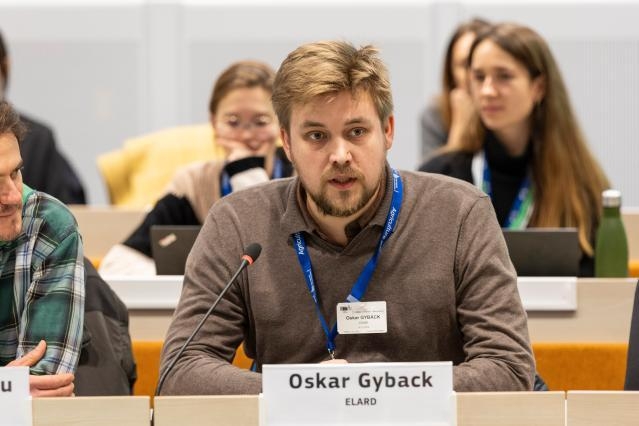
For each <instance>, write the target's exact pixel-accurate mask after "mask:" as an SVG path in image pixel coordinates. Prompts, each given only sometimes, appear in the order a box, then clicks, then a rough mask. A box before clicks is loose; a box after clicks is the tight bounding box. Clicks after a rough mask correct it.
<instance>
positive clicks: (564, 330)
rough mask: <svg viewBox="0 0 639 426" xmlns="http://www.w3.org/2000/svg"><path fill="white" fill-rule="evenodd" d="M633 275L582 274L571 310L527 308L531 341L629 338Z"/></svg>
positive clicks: (613, 340)
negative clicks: (598, 275)
mask: <svg viewBox="0 0 639 426" xmlns="http://www.w3.org/2000/svg"><path fill="white" fill-rule="evenodd" d="M636 286H637V279H636V278H599V279H595V278H582V279H579V280H578V281H577V310H576V311H574V312H528V330H529V332H530V339H531V340H532V341H533V342H628V336H629V335H630V319H631V316H632V303H633V300H634V294H635V288H636Z"/></svg>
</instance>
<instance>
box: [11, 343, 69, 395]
mask: <svg viewBox="0 0 639 426" xmlns="http://www.w3.org/2000/svg"><path fill="white" fill-rule="evenodd" d="M46 349H47V344H46V342H45V341H44V340H40V343H38V346H36V347H35V348H34V349H33V350H32V351H31V352H29V353H27V354H26V355H25V356H23V357H22V358H18V359H16V360H14V361H11V362H10V363H9V364H7V367H32V366H33V365H35V364H37V362H38V361H40V360H41V359H42V357H43V356H44V354H45V352H46ZM73 379H74V376H73V374H70V373H65V374H51V375H46V376H34V375H30V376H29V393H30V394H31V396H37V397H41V396H71V395H73V387H74V385H73Z"/></svg>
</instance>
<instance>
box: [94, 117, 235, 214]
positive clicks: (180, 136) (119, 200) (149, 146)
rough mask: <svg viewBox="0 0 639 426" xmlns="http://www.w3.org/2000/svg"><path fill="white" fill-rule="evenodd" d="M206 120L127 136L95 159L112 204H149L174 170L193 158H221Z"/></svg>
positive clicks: (160, 194)
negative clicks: (128, 137)
mask: <svg viewBox="0 0 639 426" xmlns="http://www.w3.org/2000/svg"><path fill="white" fill-rule="evenodd" d="M223 158H224V150H223V149H222V148H221V147H220V146H218V145H216V144H215V138H214V135H213V128H212V127H211V125H210V124H209V123H204V124H196V125H188V126H178V127H173V128H169V129H164V130H160V131H157V132H154V133H150V134H147V135H143V136H140V137H137V138H133V139H128V140H126V141H125V142H124V146H123V147H122V148H121V149H118V150H115V151H111V152H108V153H105V154H102V155H100V156H99V157H98V159H97V164H98V169H99V170H100V173H101V175H102V178H103V179H104V182H105V184H106V187H107V192H108V194H109V201H110V203H111V204H112V205H117V206H126V207H142V208H145V207H149V206H152V205H154V204H155V202H156V201H157V200H158V199H159V198H160V197H161V196H162V195H163V193H164V190H165V188H166V186H167V185H168V183H169V182H170V181H171V179H172V178H173V175H174V174H175V172H176V170H177V169H178V168H179V167H181V166H185V165H187V164H189V163H193V162H195V161H208V160H212V159H223Z"/></svg>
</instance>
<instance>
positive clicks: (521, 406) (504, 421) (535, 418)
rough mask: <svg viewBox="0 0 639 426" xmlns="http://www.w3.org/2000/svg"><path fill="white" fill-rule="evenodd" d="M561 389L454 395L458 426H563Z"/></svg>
mask: <svg viewBox="0 0 639 426" xmlns="http://www.w3.org/2000/svg"><path fill="white" fill-rule="evenodd" d="M564 407H565V394H564V392H482V393H458V394H457V426H512V425H517V426H539V425H544V426H564V425H565V408H564Z"/></svg>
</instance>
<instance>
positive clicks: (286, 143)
mask: <svg viewBox="0 0 639 426" xmlns="http://www.w3.org/2000/svg"><path fill="white" fill-rule="evenodd" d="M280 138H281V139H282V148H284V152H285V153H286V158H288V161H290V162H291V163H292V162H293V159H292V158H291V138H290V136H289V135H288V132H287V131H286V129H285V128H284V127H280Z"/></svg>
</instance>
